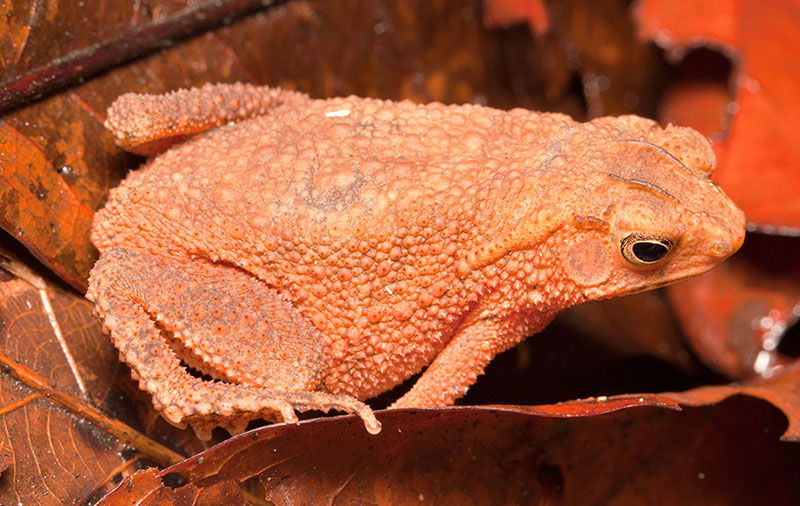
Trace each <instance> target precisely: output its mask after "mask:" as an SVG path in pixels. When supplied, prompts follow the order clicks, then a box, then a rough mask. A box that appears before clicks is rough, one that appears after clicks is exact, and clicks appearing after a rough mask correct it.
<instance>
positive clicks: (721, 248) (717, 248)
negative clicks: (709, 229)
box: [710, 241, 731, 258]
mask: <svg viewBox="0 0 800 506" xmlns="http://www.w3.org/2000/svg"><path fill="white" fill-rule="evenodd" d="M710 252H711V256H715V257H720V258H722V257H726V256H728V255H730V253H731V246H730V244H728V242H727V241H716V242H713V243H711V251H710Z"/></svg>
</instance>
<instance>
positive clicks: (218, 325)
mask: <svg viewBox="0 0 800 506" xmlns="http://www.w3.org/2000/svg"><path fill="white" fill-rule="evenodd" d="M87 296H88V297H89V298H90V299H92V300H94V301H95V303H96V308H97V312H98V314H99V315H100V317H101V319H102V320H103V322H104V324H105V326H106V327H107V328H108V329H109V330H110V333H111V337H112V340H113V342H114V345H115V346H116V347H117V348H118V349H119V350H120V353H121V355H122V357H123V359H124V360H125V362H127V363H128V364H129V365H130V366H131V368H132V370H133V374H134V376H135V377H136V378H137V379H138V380H139V385H140V386H141V387H142V389H144V390H146V391H148V392H150V393H151V394H152V395H153V404H154V405H155V406H156V409H158V410H159V411H160V412H161V413H162V414H163V415H164V416H165V418H167V419H168V420H169V421H171V422H172V423H174V424H176V425H185V424H186V423H189V424H191V425H192V426H193V427H194V428H195V430H196V431H197V432H198V435H200V436H201V437H207V436H209V435H210V434H209V432H210V430H211V429H212V428H213V427H216V426H222V427H225V428H227V429H228V430H229V431H231V432H240V431H241V430H243V428H244V427H245V426H246V424H247V422H248V421H250V420H252V419H255V418H262V417H266V418H271V419H274V418H276V417H277V418H280V419H283V420H285V421H287V422H292V421H296V420H297V418H296V416H295V414H294V410H299V411H305V410H311V409H319V410H323V411H327V410H329V409H335V410H342V411H347V412H351V413H356V414H358V415H359V416H360V417H361V418H362V419H363V420H364V423H365V424H366V426H367V430H369V431H370V432H373V433H374V432H377V431H379V430H380V423H378V421H377V420H376V419H375V416H374V414H373V413H372V411H371V410H370V408H369V407H368V406H366V405H365V404H364V403H362V402H359V401H358V400H356V399H355V398H353V397H349V396H344V395H331V394H328V393H325V392H316V391H314V389H315V388H317V387H318V386H319V383H320V376H321V374H323V373H324V372H325V364H324V357H323V355H322V351H321V341H320V336H319V335H318V332H317V331H316V329H315V328H314V327H312V326H311V325H310V324H309V323H308V322H307V321H306V320H305V319H304V318H303V317H302V315H300V314H299V312H297V311H296V310H295V309H294V307H293V306H292V305H291V304H289V302H288V301H286V300H285V299H284V298H282V297H281V296H280V295H279V294H278V293H277V292H276V291H275V290H272V289H271V288H269V287H268V286H267V285H266V284H264V283H263V282H261V281H260V280H258V279H256V278H255V277H253V276H251V275H249V274H248V273H246V272H244V271H242V270H240V269H238V268H236V267H232V266H229V265H224V264H214V263H210V262H202V261H199V260H192V261H191V262H190V261H188V260H187V261H185V262H183V261H179V260H176V259H172V258H167V259H165V258H156V257H153V256H151V255H149V254H147V253H144V252H140V251H138V250H133V249H128V248H114V249H111V250H108V251H104V252H103V254H102V255H101V258H100V260H99V261H98V262H97V264H96V265H95V267H94V269H93V270H92V275H91V279H90V286H89V292H88V293H87ZM187 365H188V366H191V367H194V368H196V369H198V370H200V371H201V372H204V373H207V374H210V375H212V376H214V377H216V378H217V379H220V380H222V381H205V380H203V379H200V378H196V377H195V376H193V375H192V374H190V373H189V371H188V370H187V368H186V366H187Z"/></svg>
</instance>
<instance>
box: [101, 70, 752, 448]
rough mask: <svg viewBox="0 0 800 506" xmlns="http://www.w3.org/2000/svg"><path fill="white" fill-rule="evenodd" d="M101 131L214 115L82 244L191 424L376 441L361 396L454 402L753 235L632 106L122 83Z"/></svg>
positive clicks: (129, 339)
mask: <svg viewBox="0 0 800 506" xmlns="http://www.w3.org/2000/svg"><path fill="white" fill-rule="evenodd" d="M248 116H254V117H252V118H251V119H244V118H247V117H248ZM231 118H233V120H232V119H231ZM232 121H238V122H232ZM107 124H108V125H109V126H110V128H111V129H112V130H113V132H114V134H115V135H116V137H117V139H118V142H120V143H121V144H123V145H126V146H128V147H136V146H137V145H139V146H141V145H144V146H146V149H145V151H147V150H151V149H152V148H153V146H154V145H155V144H153V143H154V142H160V143H161V147H162V148H163V146H165V145H167V144H169V142H170V139H169V138H172V139H173V140H174V139H176V138H177V139H180V138H182V136H185V135H187V134H193V133H196V132H198V131H199V130H202V129H204V128H211V127H213V126H217V125H224V126H220V127H219V128H216V129H213V130H211V131H209V132H206V133H203V134H200V135H197V136H195V137H193V138H191V139H190V140H188V141H187V142H185V143H183V144H181V145H179V146H175V147H173V148H172V149H170V150H168V151H166V152H164V153H163V154H161V155H159V156H158V157H157V158H155V159H153V160H151V161H150V162H148V163H147V164H145V165H144V166H143V167H142V168H141V169H139V170H137V171H135V172H133V173H131V174H130V175H129V176H128V178H127V179H126V180H125V181H124V182H123V183H122V184H121V185H120V186H119V187H118V188H116V189H115V190H113V191H112V193H111V195H110V197H109V200H108V203H107V205H106V207H105V209H103V210H102V211H100V212H99V213H98V214H97V217H96V219H95V222H94V227H93V234H92V240H93V242H94V243H95V244H96V245H97V247H98V248H99V249H100V252H101V256H100V260H99V261H98V263H97V265H96V267H95V268H94V270H93V272H92V276H91V280H90V289H89V293H88V297H89V298H90V299H92V300H94V301H95V302H96V307H97V311H98V313H99V315H100V317H101V318H102V319H103V321H104V323H105V325H106V327H107V328H108V329H109V331H110V333H111V336H112V339H113V341H114V343H115V345H116V346H117V347H118V348H119V349H120V351H121V355H122V359H123V360H125V361H126V362H127V363H128V364H130V365H131V367H132V369H133V372H134V375H135V377H137V378H138V379H139V381H140V385H141V386H142V388H143V389H145V390H147V391H149V392H150V393H152V394H153V400H154V403H155V405H156V407H157V408H158V409H160V410H161V411H162V413H163V414H164V416H165V417H166V418H167V419H169V420H170V421H172V422H173V423H176V424H179V425H180V424H185V423H187V422H188V423H190V424H192V425H193V426H194V427H195V429H197V430H199V431H200V432H201V433H203V434H206V433H207V431H208V430H209V429H210V428H211V427H213V426H215V425H223V426H225V427H227V428H229V429H230V430H232V431H239V430H241V429H242V427H243V426H244V424H245V423H246V422H247V421H248V420H250V419H252V418H255V417H260V416H266V417H272V418H278V419H284V420H288V421H292V420H294V419H295V418H294V413H293V410H294V409H299V410H304V409H326V410H327V409H340V410H345V411H350V412H356V413H358V414H359V415H360V416H362V418H364V420H365V422H366V424H367V427H368V429H369V430H370V431H372V432H376V431H377V430H379V428H380V425H379V424H378V422H377V420H375V418H374V416H373V415H372V412H371V411H370V410H369V408H368V407H367V406H366V405H364V404H363V403H361V402H359V400H363V399H366V398H369V397H371V396H374V395H376V394H378V393H380V392H383V391H386V390H387V389H390V388H392V387H393V386H395V385H397V384H398V383H400V382H402V381H403V380H405V379H407V378H409V377H410V376H412V375H413V374H415V373H417V372H419V371H420V370H422V369H423V368H424V367H425V366H427V367H428V368H427V370H426V371H425V372H424V373H423V375H422V376H421V377H420V379H419V380H418V381H417V382H416V384H415V385H414V386H413V387H412V388H411V390H410V391H409V392H408V393H406V394H405V395H404V396H403V397H402V398H400V399H399V400H398V401H397V402H396V403H395V406H397V407H410V406H445V405H449V404H452V403H453V402H454V400H455V399H457V398H458V397H460V396H461V395H463V394H464V393H465V392H466V390H467V388H468V387H469V386H470V385H471V384H472V383H473V382H474V381H475V380H476V378H477V376H478V375H480V374H481V373H482V372H483V369H484V367H485V366H486V364H487V363H488V362H489V361H490V360H491V359H492V358H493V357H494V356H495V355H496V354H498V353H499V352H501V351H503V350H506V349H508V348H509V347H511V346H513V345H514V344H516V343H518V342H519V341H520V340H522V339H523V338H524V337H525V336H527V335H530V334H531V333H534V332H537V331H539V330H540V329H541V328H542V327H544V326H545V325H546V324H547V323H548V322H549V321H550V320H551V319H552V317H553V316H554V315H555V314H556V313H557V312H558V311H559V310H561V309H563V308H565V307H567V306H570V305H573V304H576V303H580V302H584V301H587V300H595V299H601V298H606V297H612V296H617V295H623V294H628V293H634V292H639V291H642V290H645V289H649V288H653V287H656V286H662V285H664V284H666V283H670V282H673V281H676V280H680V279H684V278H686V277H689V276H693V275H696V274H699V273H701V272H704V271H706V270H708V269H710V268H711V267H713V266H714V265H716V264H718V263H719V262H721V261H722V260H723V259H724V258H726V257H727V256H728V255H730V254H731V253H733V252H734V251H735V250H736V249H737V248H738V247H739V246H740V245H741V242H742V240H743V236H744V217H743V214H742V212H741V211H740V210H739V209H738V208H736V206H735V205H734V204H733V203H732V202H731V201H730V200H729V199H728V198H727V197H726V196H725V195H724V194H723V192H722V191H721V190H720V189H719V188H718V187H717V186H716V185H715V184H714V183H713V182H711V180H710V179H709V176H710V174H711V172H712V171H713V169H714V166H715V159H714V155H713V152H712V151H711V148H710V146H709V144H708V142H707V141H706V140H705V138H703V137H702V136H701V135H700V134H698V133H697V132H695V131H693V130H690V129H686V128H678V127H672V126H670V127H668V128H666V129H662V128H660V127H658V126H657V125H656V124H655V123H654V122H652V121H650V120H646V119H642V118H638V117H635V116H624V117H619V118H599V119H596V120H594V121H591V122H589V123H577V122H575V121H573V120H571V119H570V118H568V117H567V116H564V115H560V114H542V113H536V112H531V111H527V110H521V109H515V110H512V111H500V110H495V109H491V108H487V107H481V106H475V105H463V106H445V105H442V104H437V103H433V104H427V105H417V104H413V103H411V102H391V101H382V100H374V99H365V98H358V97H348V98H336V99H330V100H312V99H310V98H308V97H307V96H305V95H302V94H300V93H296V92H289V91H284V90H280V89H270V88H255V87H250V86H246V85H217V86H206V87H204V88H202V89H194V90H182V91H179V92H175V93H173V94H169V95H164V96H146V95H126V96H123V97H121V98H120V99H119V100H118V102H116V103H115V105H114V106H112V108H111V109H110V111H109V120H108V122H107ZM198 125H200V127H198ZM640 243H641V244H640ZM654 243H658V244H656V245H655V246H653V244H654ZM642 245H644V246H642ZM658 245H660V247H659V246H658ZM648 247H649V248H650V249H648ZM642 248H644V249H642ZM653 248H655V250H653ZM653 251H655V253H657V254H658V255H656V256H660V255H661V254H663V253H664V252H665V251H666V255H664V256H663V258H661V259H656V260H655V261H653V262H651V263H644V262H642V261H640V260H639V259H637V255H638V256H641V255H644V256H645V257H647V255H650V257H647V258H645V259H646V260H652V259H653V258H652V255H653V254H654V253H653ZM186 365H188V366H191V367H193V368H194V369H197V370H199V371H201V372H203V373H206V374H209V375H211V376H212V377H214V378H217V379H219V380H221V381H215V382H211V381H203V380H201V379H198V378H196V377H194V376H191V375H190V374H188V373H187V370H186V367H185V366H186Z"/></svg>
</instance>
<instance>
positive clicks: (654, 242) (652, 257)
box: [620, 234, 673, 265]
mask: <svg viewBox="0 0 800 506" xmlns="http://www.w3.org/2000/svg"><path fill="white" fill-rule="evenodd" d="M672 246H673V242H672V240H671V239H669V238H668V237H665V236H663V235H661V234H631V235H629V236H627V237H626V238H625V239H623V240H622V243H621V244H620V251H621V252H622V256H624V257H625V260H627V261H628V262H630V263H632V264H634V265H651V264H654V263H656V262H658V261H659V260H661V259H662V258H664V257H665V256H667V253H669V251H670V250H671V249H672Z"/></svg>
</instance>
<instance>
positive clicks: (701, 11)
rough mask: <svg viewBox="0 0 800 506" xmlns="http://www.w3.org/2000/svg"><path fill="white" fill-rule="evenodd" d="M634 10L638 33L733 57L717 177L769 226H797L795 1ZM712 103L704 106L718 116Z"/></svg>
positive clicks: (799, 94) (655, 4)
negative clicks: (733, 99)
mask: <svg viewBox="0 0 800 506" xmlns="http://www.w3.org/2000/svg"><path fill="white" fill-rule="evenodd" d="M635 17H636V19H637V21H638V23H639V30H640V35H641V36H642V37H643V38H651V39H653V40H655V41H656V42H657V43H658V44H659V45H661V46H662V47H665V48H667V49H669V50H671V51H672V52H673V53H674V54H682V53H683V52H684V51H686V50H687V49H690V48H692V47H695V46H698V45H710V46H712V47H721V48H722V49H723V50H724V51H725V52H726V53H728V54H730V55H732V56H733V57H734V59H735V61H736V64H737V65H736V68H735V75H734V77H733V83H734V85H735V97H736V102H735V104H734V105H733V106H732V108H731V111H732V112H733V114H732V117H731V124H730V127H729V129H728V132H727V135H726V136H725V138H724V139H721V140H717V141H715V148H716V151H717V156H718V158H719V167H720V169H719V171H718V173H717V174H716V179H717V181H718V182H719V183H720V184H721V185H722V187H723V188H724V189H725V190H726V192H728V194H729V195H730V196H731V198H733V200H735V201H736V203H737V204H738V205H739V206H740V207H741V208H742V209H743V210H744V211H745V214H746V215H747V218H748V220H749V221H750V222H752V223H755V224H757V225H760V226H762V227H765V228H767V229H768V230H777V231H780V228H781V227H792V228H800V199H798V198H797V195H798V193H800V179H798V178H797V177H796V174H797V160H799V159H800V143H798V142H797V141H796V139H795V136H794V132H797V131H798V130H800V88H798V87H797V85H796V83H797V82H798V81H800V66H797V65H793V64H791V63H788V62H787V57H788V55H789V54H792V52H793V51H794V52H796V51H797V50H798V49H800V30H798V29H797V26H798V23H800V3H798V2H797V1H795V0H781V1H772V2H757V1H752V0H725V1H721V2H711V1H704V2H678V1H675V0H640V1H639V2H638V3H637V4H636V8H635ZM789 58H790V57H789ZM790 59H791V58H790ZM687 95H688V93H686V92H684V97H687ZM695 101H696V100H695V99H690V98H685V100H684V101H676V100H674V99H673V100H672V102H671V104H670V107H671V108H691V107H693V106H694V102H695ZM715 109H716V108H714V107H712V108H709V110H707V111H705V112H706V113H707V114H708V115H709V116H710V117H711V118H718V117H719V116H718V114H719V112H718V110H715ZM667 114H668V115H672V116H681V117H686V116H685V115H682V114H680V113H670V112H668V113H667ZM711 121H715V119H711ZM699 123H702V122H699ZM694 124H695V123H694V122H692V123H690V124H689V125H688V126H693V125H694ZM700 126H702V124H700Z"/></svg>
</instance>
